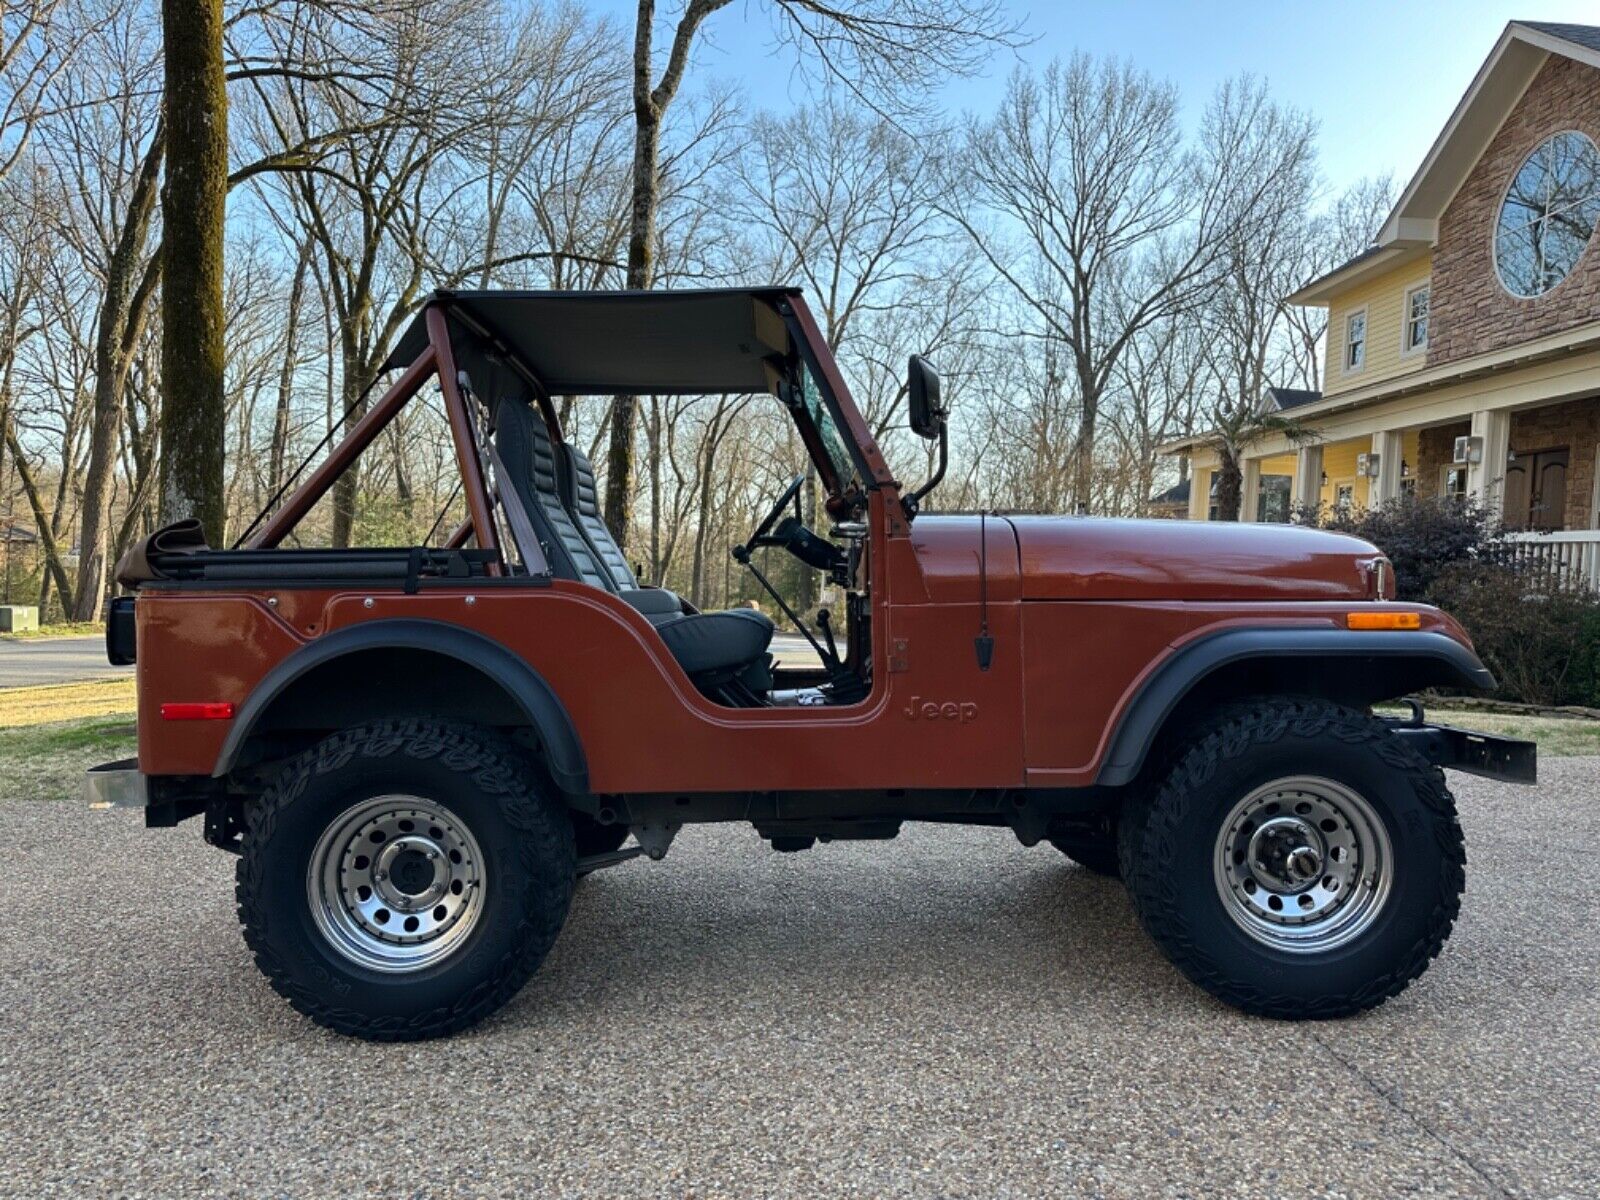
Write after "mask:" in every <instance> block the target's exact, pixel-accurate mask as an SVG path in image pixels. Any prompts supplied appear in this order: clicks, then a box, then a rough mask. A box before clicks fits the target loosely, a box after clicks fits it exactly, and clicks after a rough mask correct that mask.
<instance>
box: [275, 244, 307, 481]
mask: <svg viewBox="0 0 1600 1200" xmlns="http://www.w3.org/2000/svg"><path fill="white" fill-rule="evenodd" d="M310 260H311V240H310V239H309V238H307V239H306V241H305V243H304V245H302V246H301V248H300V259H299V261H298V262H296V263H295V267H294V283H293V284H292V285H291V286H290V288H289V317H288V323H287V325H286V327H285V329H284V334H283V366H282V367H281V368H280V369H279V371H278V403H277V406H276V407H275V408H274V409H273V412H272V448H271V450H270V451H269V455H268V460H267V495H269V496H275V495H277V493H278V489H279V488H280V487H282V486H283V476H284V472H285V470H286V469H287V467H286V464H285V463H284V458H285V456H286V455H287V454H288V450H289V402H290V401H291V400H292V399H293V398H294V371H295V366H296V365H297V354H298V350H299V340H300V307H301V303H302V301H303V300H304V299H305V290H306V268H307V267H308V266H309V265H310Z"/></svg>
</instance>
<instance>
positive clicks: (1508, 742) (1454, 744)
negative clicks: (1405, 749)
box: [1387, 705, 1539, 783]
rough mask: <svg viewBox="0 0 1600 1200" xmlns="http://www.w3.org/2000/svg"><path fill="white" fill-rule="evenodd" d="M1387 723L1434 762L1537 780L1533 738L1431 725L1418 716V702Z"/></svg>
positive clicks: (1473, 771)
mask: <svg viewBox="0 0 1600 1200" xmlns="http://www.w3.org/2000/svg"><path fill="white" fill-rule="evenodd" d="M1387 724H1388V725H1389V727H1390V728H1391V729H1392V730H1393V731H1394V734H1395V736H1396V737H1398V738H1400V740H1401V741H1403V742H1405V743H1406V744H1407V745H1409V746H1411V747H1412V748H1414V749H1415V750H1417V751H1418V752H1420V753H1421V755H1422V756H1423V757H1424V758H1426V759H1427V760H1428V761H1429V762H1431V763H1433V764H1434V765H1435V766H1440V767H1449V768H1450V769H1451V770H1453V771H1465V772H1466V773H1467V774H1469V775H1482V776H1483V777H1484V778H1485V779H1499V780H1502V781H1503V782H1505V783H1538V782H1539V747H1538V745H1537V744H1536V743H1534V742H1525V741H1522V740H1521V739H1519V738H1507V737H1499V736H1498V735H1496V734H1492V733H1477V732H1475V731H1474V730H1471V729H1457V728H1456V727H1455V726H1454V725H1434V724H1432V723H1430V722H1427V721H1424V720H1423V719H1422V708H1421V706H1420V705H1414V706H1413V709H1412V714H1411V716H1410V717H1409V718H1406V719H1404V720H1400V719H1390V720H1388V722H1387Z"/></svg>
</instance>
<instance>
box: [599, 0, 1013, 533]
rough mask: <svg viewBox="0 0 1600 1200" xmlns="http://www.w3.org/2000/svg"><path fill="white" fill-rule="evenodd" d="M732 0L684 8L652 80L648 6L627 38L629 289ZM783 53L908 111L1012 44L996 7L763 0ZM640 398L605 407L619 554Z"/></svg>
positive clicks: (640, 272)
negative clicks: (674, 149)
mask: <svg viewBox="0 0 1600 1200" xmlns="http://www.w3.org/2000/svg"><path fill="white" fill-rule="evenodd" d="M729 3H731V0H687V2H686V4H685V6H684V9H683V12H682V14H681V15H680V16H679V18H678V20H677V22H676V24H675V25H674V27H673V31H672V39H671V43H670V49H669V50H668V53H667V57H666V61H665V64H664V65H663V66H662V67H661V69H660V73H659V75H658V74H657V69H656V61H655V52H654V44H655V25H656V20H655V18H656V4H655V0H639V8H638V16H637V21H636V22H635V25H634V39H633V117H634V145H633V172H632V203H631V205H630V208H629V232H628V274H627V286H628V287H630V288H648V287H651V286H652V285H653V283H654V279H655V257H656V252H657V241H656V235H657V230H656V221H657V216H658V212H659V207H660V159H661V129H662V120H663V118H664V117H665V115H666V113H667V110H668V109H669V108H670V106H671V105H672V103H673V100H674V99H675V98H676V97H677V95H678V90H679V88H680V87H681V85H682V83H683V79H684V75H685V73H686V72H687V71H688V69H689V58H690V54H691V51H692V50H693V48H694V44H695V38H696V36H697V35H698V34H699V32H700V28H701V26H702V25H703V24H704V22H705V21H706V19H707V18H708V17H710V16H712V15H713V14H714V13H716V12H717V11H718V10H720V9H723V8H726V7H727V6H728V4H729ZM767 6H768V9H769V11H770V12H771V14H772V17H773V20H774V24H775V30H776V38H777V41H778V42H779V44H780V45H782V46H784V47H786V48H788V49H790V50H794V51H797V52H798V53H799V58H798V69H799V70H800V71H802V72H803V73H808V74H811V75H813V76H814V77H816V78H819V79H821V80H825V81H828V82H831V83H835V84H838V85H841V86H843V87H844V88H845V89H846V90H847V91H849V92H851V93H853V94H854V95H856V96H857V97H858V98H860V99H863V100H866V101H868V102H869V103H870V104H872V105H875V106H879V107H882V108H885V109H889V110H894V109H901V110H903V109H905V108H906V106H907V105H908V104H914V103H915V101H916V100H917V99H918V98H919V97H920V96H922V95H924V94H925V93H926V91H927V89H928V87H929V85H930V84H932V83H934V82H936V81H938V80H942V79H944V78H947V77H948V76H950V75H962V74H969V73H971V72H972V71H974V70H976V69H977V68H978V67H979V66H981V65H982V63H983V59H984V58H985V57H986V55H987V54H988V53H989V52H990V51H991V50H993V49H994V48H995V47H997V46H1004V45H1011V44H1014V43H1015V42H1016V40H1017V34H1016V27H1015V26H1014V25H1013V24H1012V23H1011V22H1010V20H1009V18H1007V17H1006V16H1005V14H1004V11H1003V9H1002V7H1001V5H1000V4H999V3H997V2H996V0H838V2H836V3H831V4H829V3H819V2H818V0H768V5H767ZM637 412H638V397H636V396H619V397H617V398H616V399H615V400H614V401H613V402H612V411H611V441H610V448H609V450H608V452H607V455H606V497H605V519H606V524H607V525H608V526H609V527H610V529H611V532H612V535H613V536H614V537H615V538H616V539H617V541H618V544H619V545H623V546H626V544H627V539H628V536H629V533H630V524H631V522H630V519H629V517H630V510H631V506H632V502H633V482H634V481H633V474H634V450H635V445H634V443H635V438H636V424H637V421H636V416H637Z"/></svg>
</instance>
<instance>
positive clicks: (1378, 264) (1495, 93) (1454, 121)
mask: <svg viewBox="0 0 1600 1200" xmlns="http://www.w3.org/2000/svg"><path fill="white" fill-rule="evenodd" d="M1552 54H1560V55H1562V56H1563V57H1566V58H1571V59H1575V60H1577V61H1578V62H1582V63H1587V64H1588V65H1589V66H1591V67H1594V68H1595V69H1596V70H1600V26H1594V25H1564V24H1556V23H1552V22H1547V21H1512V22H1511V23H1510V24H1509V25H1507V26H1506V28H1505V31H1504V32H1503V33H1502V34H1501V35H1500V40H1499V41H1498V42H1496V43H1495V46H1494V49H1493V50H1491V51H1490V52H1489V57H1488V58H1487V59H1485V60H1484V63H1483V66H1481V67H1480V68H1478V73H1477V75H1476V76H1474V77H1473V80H1472V83H1471V85H1470V86H1469V87H1468V88H1467V91H1466V94H1465V95H1463V96H1462V97H1461V101H1460V103H1458V104H1457V105H1456V107H1455V111H1454V112H1453V113H1451V114H1450V119H1449V120H1448V121H1446V122H1445V126H1444V129H1443V130H1441V131H1440V133H1439V136H1438V138H1436V139H1435V140H1434V143H1433V146H1432V148H1431V149H1429V151H1428V153H1427V156H1426V157H1425V158H1423V160H1422V165H1421V166H1420V167H1419V168H1418V169H1417V173H1416V174H1415V175H1413V176H1412V177H1411V182H1410V183H1408V184H1407V185H1406V189H1405V191H1404V192H1402V193H1401V194H1400V199H1399V201H1398V202H1397V203H1396V204H1395V206H1394V209H1393V210H1392V211H1391V212H1390V213H1389V217H1388V219H1387V220H1386V221H1385V222H1384V223H1383V228H1382V230H1381V231H1379V233H1378V240H1377V242H1376V244H1375V245H1373V246H1371V247H1369V248H1368V249H1367V250H1365V251H1363V252H1362V253H1360V254H1358V255H1357V256H1356V257H1355V258H1353V259H1351V260H1350V261H1349V262H1347V263H1345V264H1344V265H1343V266H1341V267H1338V268H1337V269H1335V270H1333V271H1331V272H1329V273H1328V274H1326V275H1323V276H1322V277H1321V278H1319V279H1314V280H1312V281H1310V282H1309V283H1307V284H1305V285H1303V286H1302V287H1301V288H1300V289H1299V290H1298V291H1296V292H1295V293H1294V294H1293V295H1291V296H1290V297H1289V299H1290V300H1291V301H1292V302H1294V303H1296V304H1322V303H1325V302H1326V301H1327V300H1328V298H1329V296H1330V295H1331V293H1332V292H1334V291H1335V290H1342V289H1343V288H1345V287H1348V286H1349V285H1351V284H1353V283H1358V282H1360V281H1361V280H1362V279H1364V278H1366V277H1367V276H1369V275H1373V274H1376V273H1378V272H1379V271H1384V270H1388V269H1389V268H1390V267H1393V266H1398V265H1400V263H1401V262H1403V261H1405V260H1406V259H1407V258H1415V257H1419V256H1420V255H1421V254H1423V253H1424V252H1425V251H1426V250H1427V249H1428V248H1429V247H1431V246H1432V245H1433V243H1434V242H1435V240H1437V238H1438V236H1439V217H1440V215H1441V214H1442V213H1443V212H1444V210H1445V208H1446V207H1448V206H1449V204H1450V201H1451V200H1453V199H1454V198H1455V195H1456V192H1457V191H1459V190H1460V188H1461V185H1462V183H1464V182H1465V181H1466V178H1467V175H1468V173H1470V172H1471V170H1472V168H1473V167H1474V166H1475V165H1476V164H1477V162H1478V160H1479V159H1480V158H1482V157H1483V153H1484V151H1485V150H1487V149H1488V148H1489V143H1490V141H1491V140H1492V139H1493V138H1494V135H1495V134H1496V133H1498V132H1500V126H1501V125H1502V124H1504V123H1505V119H1506V117H1507V116H1508V115H1509V114H1510V112H1511V109H1512V108H1513V107H1514V106H1515V105H1516V103H1517V101H1518V100H1520V99H1521V98H1522V93H1523V92H1525V91H1526V90H1527V88H1528V85H1529V84H1530V83H1532V82H1533V79H1534V76H1536V75H1537V74H1538V73H1539V70H1540V68H1541V67H1543V66H1544V64H1545V63H1546V62H1547V61H1548V60H1549V58H1550V56H1551V55H1552Z"/></svg>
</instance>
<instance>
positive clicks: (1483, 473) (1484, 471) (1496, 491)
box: [1467, 409, 1511, 515]
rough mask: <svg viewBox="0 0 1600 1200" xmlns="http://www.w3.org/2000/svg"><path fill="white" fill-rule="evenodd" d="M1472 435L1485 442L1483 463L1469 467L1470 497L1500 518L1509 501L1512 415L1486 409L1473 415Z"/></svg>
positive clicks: (1468, 490)
mask: <svg viewBox="0 0 1600 1200" xmlns="http://www.w3.org/2000/svg"><path fill="white" fill-rule="evenodd" d="M1472 436H1473V437H1475V438H1482V439H1483V460H1482V461H1481V462H1475V463H1469V464H1468V466H1467V494H1468V495H1470V496H1471V497H1472V498H1473V499H1474V500H1476V501H1477V502H1478V503H1479V504H1481V505H1483V507H1484V508H1486V509H1488V510H1489V511H1490V512H1492V513H1494V514H1496V515H1499V513H1500V508H1501V505H1502V504H1503V503H1504V502H1505V488H1504V487H1503V486H1502V485H1503V484H1504V483H1505V477H1506V455H1507V453H1509V452H1510V450H1511V414H1510V413H1508V412H1505V411H1503V410H1493V409H1486V410H1483V411H1480V412H1475V413H1473V414H1472Z"/></svg>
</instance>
